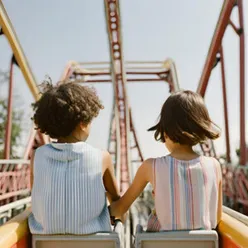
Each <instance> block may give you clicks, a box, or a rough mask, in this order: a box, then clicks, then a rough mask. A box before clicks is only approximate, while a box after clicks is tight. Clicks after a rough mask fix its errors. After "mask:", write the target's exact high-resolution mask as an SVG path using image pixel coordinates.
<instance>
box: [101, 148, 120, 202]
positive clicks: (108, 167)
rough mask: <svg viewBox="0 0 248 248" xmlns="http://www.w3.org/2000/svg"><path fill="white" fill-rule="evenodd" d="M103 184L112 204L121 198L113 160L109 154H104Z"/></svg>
mask: <svg viewBox="0 0 248 248" xmlns="http://www.w3.org/2000/svg"><path fill="white" fill-rule="evenodd" d="M103 184H104V186H105V189H106V195H107V198H108V200H109V202H110V203H111V202H113V201H116V200H118V199H119V198H120V193H119V190H118V187H117V183H116V179H115V174H114V166H113V163H112V158H111V156H110V154H109V153H108V152H104V154H103Z"/></svg>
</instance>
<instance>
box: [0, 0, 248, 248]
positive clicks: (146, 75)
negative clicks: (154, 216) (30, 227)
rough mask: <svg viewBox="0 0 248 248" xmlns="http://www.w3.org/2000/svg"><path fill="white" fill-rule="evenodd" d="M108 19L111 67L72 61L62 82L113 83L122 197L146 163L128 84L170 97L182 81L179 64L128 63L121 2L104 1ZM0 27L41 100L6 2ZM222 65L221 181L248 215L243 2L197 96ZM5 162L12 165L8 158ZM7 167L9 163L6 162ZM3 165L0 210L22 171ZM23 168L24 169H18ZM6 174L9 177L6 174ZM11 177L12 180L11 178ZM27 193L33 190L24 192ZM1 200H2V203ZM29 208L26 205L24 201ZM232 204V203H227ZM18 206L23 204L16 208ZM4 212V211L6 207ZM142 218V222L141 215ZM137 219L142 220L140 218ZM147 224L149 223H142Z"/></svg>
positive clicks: (143, 206) (140, 208)
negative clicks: (231, 45) (235, 48)
mask: <svg viewBox="0 0 248 248" xmlns="http://www.w3.org/2000/svg"><path fill="white" fill-rule="evenodd" d="M104 4H105V5H104V6H105V16H106V30H107V33H108V41H109V51H110V63H109V62H87V63H81V62H76V61H70V62H69V63H68V64H67V66H66V68H65V69H64V72H63V75H62V76H61V79H60V80H67V79H73V80H76V81H77V82H78V83H112V85H113V89H114V99H113V106H112V115H111V123H110V130H109V140H108V148H109V152H110V153H111V154H112V156H113V161H114V164H115V171H116V177H117V180H118V183H119V186H120V189H121V194H123V193H124V192H125V191H126V189H127V188H128V186H129V185H130V183H131V181H132V178H133V174H134V173H135V172H132V167H134V166H133V165H135V164H137V163H139V164H140V163H141V162H142V161H143V154H142V150H141V148H140V145H139V142H138V137H137V134H136V132H135V125H134V120H133V117H132V111H131V106H130V105H129V101H128V93H127V88H126V85H127V83H135V82H166V83H168V86H169V91H170V92H174V91H177V90H179V83H178V82H179V80H178V76H177V70H176V66H175V63H174V62H173V60H172V59H167V60H165V61H145V62H144V61H125V59H124V55H123V54H124V48H123V39H122V32H121V15H120V7H119V0H104ZM235 7H237V8H238V10H239V11H238V13H239V27H236V26H235V24H234V23H233V22H232V21H231V19H230V16H231V13H232V10H233V9H234V8H235ZM228 25H230V26H231V27H232V28H233V30H234V33H235V34H236V35H238V37H239V39H240V153H241V155H240V166H237V167H236V168H235V169H233V168H231V167H230V166H229V165H230V164H231V163H232V161H231V158H230V141H229V125H228V109H227V96H226V82H225V64H224V51H223V46H222V39H223V37H224V34H225V31H226V28H227V27H228ZM0 26H1V27H2V32H3V34H4V35H5V36H6V38H7V39H8V41H9V43H10V46H11V48H12V50H13V58H12V59H11V66H10V68H11V69H10V72H11V75H12V73H13V65H14V64H15V63H16V64H17V65H18V66H19V67H20V69H21V71H22V73H23V75H24V78H25V80H26V82H27V85H28V87H29V89H30V91H31V92H32V94H33V96H34V98H35V99H38V97H39V95H38V88H37V86H36V83H35V79H34V76H33V74H32V72H31V69H30V67H29V65H28V63H27V60H26V58H25V56H24V53H23V51H22V49H21V46H20V43H19V41H18V39H17V36H16V34H15V32H14V29H13V26H12V25H11V22H10V20H9V18H8V16H7V13H6V11H5V9H4V6H3V4H2V2H1V1H0ZM218 62H220V64H221V73H222V90H223V92H222V94H223V104H224V118H225V136H226V161H225V162H224V163H223V168H222V169H223V177H224V186H223V190H224V194H225V196H226V197H227V200H229V203H230V201H231V203H230V204H232V205H231V206H232V207H233V208H234V209H236V210H240V209H238V207H239V206H240V205H242V211H243V212H245V213H248V209H247V207H248V200H247V199H248V193H247V192H248V181H247V177H248V175H247V172H246V167H245V165H246V164H247V155H246V154H247V151H246V143H245V135H244V134H245V81H244V80H245V70H244V68H245V60H244V27H243V7H242V1H241V0H225V1H224V3H223V7H222V10H221V13H220V16H219V20H218V23H217V26H216V30H215V32H214V35H213V39H212V42H211V46H210V48H209V52H208V56H207V59H206V62H205V65H204V68H203V73H202V76H201V79H200V82H199V85H198V89H197V92H198V93H200V94H201V95H202V96H203V97H204V96H205V93H206V90H207V87H208V82H209V78H210V75H211V71H212V70H213V68H215V66H216V65H217V64H218ZM12 79H13V77H12V76H11V77H10V84H9V85H10V86H11V85H12V82H11V81H12ZM11 88H12V87H10V89H9V101H12V100H11V99H12V89H11ZM11 105H12V104H11V102H10V103H9V111H8V114H9V115H10V112H11ZM9 120H10V121H9V123H8V125H7V129H8V128H9V131H8V132H7V133H9V132H11V129H10V126H11V117H10V118H9ZM7 140H8V138H7V139H6V144H5V146H6V147H7V148H8V147H9V145H10V143H8V142H7ZM47 141H48V140H47V139H46V137H44V136H43V135H41V134H40V133H38V132H37V131H31V133H30V138H29V142H28V145H27V148H26V151H25V155H24V159H28V158H29V156H30V153H31V152H32V150H33V147H34V146H39V145H41V144H44V143H46V142H47ZM202 151H203V153H204V154H205V155H211V156H216V152H215V148H214V144H213V143H211V142H209V143H208V144H205V145H202ZM6 154H7V156H6V157H5V158H6V159H8V152H7V153H6ZM4 161H5V162H4ZM4 161H1V162H2V165H1V167H0V168H1V171H0V173H2V177H0V189H1V190H2V192H3V191H5V192H3V193H2V194H4V193H6V192H9V191H10V193H11V192H12V193H13V194H12V195H11V198H9V199H8V201H3V200H2V202H0V203H1V204H2V205H3V204H4V203H8V202H9V201H12V200H18V199H19V198H17V196H16V195H14V194H15V193H16V192H17V191H18V190H20V189H16V188H14V187H13V185H14V184H15V183H14V181H18V180H19V179H20V178H19V179H18V178H16V179H13V178H10V176H9V178H8V173H7V174H6V172H8V171H9V170H12V171H13V172H14V174H13V175H15V176H17V175H18V171H17V170H16V169H15V166H14V162H13V164H8V163H7V160H4ZM19 164H20V163H19ZM20 166H22V167H19V169H20V168H21V170H25V169H24V166H25V168H26V171H27V173H26V178H27V177H28V175H29V174H28V173H29V171H28V169H27V168H28V167H27V166H26V165H24V164H23V163H22V164H20ZM4 173H5V174H4ZM13 175H12V177H13ZM3 178H4V180H9V181H10V182H12V185H10V186H8V187H7V188H6V185H4V180H3ZM25 187H26V188H29V184H27V185H26V186H25ZM150 198H151V196H150V195H149V193H145V194H144V195H143V196H142V197H141V198H140V199H139V200H138V201H137V202H136V203H135V204H134V206H133V207H132V208H131V211H130V215H129V218H128V221H127V224H126V226H125V228H126V230H125V232H126V237H127V238H126V244H125V246H126V247H130V242H131V239H132V238H131V234H132V233H133V230H134V227H135V226H136V224H137V223H140V222H142V218H143V220H144V219H146V218H147V215H148V213H149V211H150V209H151V208H152V203H151V202H152V201H151V199H150ZM0 199H1V198H0ZM23 201H24V202H25V204H26V200H23ZM227 202H228V201H227ZM18 204H19V203H18ZM5 208H6V207H5ZM225 211H227V212H228V214H229V215H231V216H232V215H235V218H236V219H239V218H240V221H241V222H242V223H244V222H245V223H247V219H246V218H244V217H243V216H240V215H237V213H236V212H230V211H229V210H228V209H225ZM141 212H143V213H144V216H143V215H142V214H140V213H141ZM137 216H138V217H137ZM143 223H145V221H143Z"/></svg>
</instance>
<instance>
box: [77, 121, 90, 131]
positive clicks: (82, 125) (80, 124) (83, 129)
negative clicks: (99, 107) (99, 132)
mask: <svg viewBox="0 0 248 248" xmlns="http://www.w3.org/2000/svg"><path fill="white" fill-rule="evenodd" d="M87 126H88V124H85V123H83V122H80V123H79V128H80V130H81V131H85V129H86V128H87Z"/></svg>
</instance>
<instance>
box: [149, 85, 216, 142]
mask: <svg viewBox="0 0 248 248" xmlns="http://www.w3.org/2000/svg"><path fill="white" fill-rule="evenodd" d="M213 125H215V124H214V123H213V122H212V121H211V119H210V117H209V113H208V110H207V108H206V106H205V104H204V101H203V99H202V97H201V96H200V95H199V94H197V93H194V92H192V91H189V90H185V91H178V92H176V93H173V94H171V95H170V97H168V99H167V100H166V101H165V103H164V105H163V107H162V110H161V114H160V120H159V122H158V124H157V125H155V126H153V127H151V128H150V129H148V131H155V134H154V137H155V139H156V140H159V141H162V142H165V139H164V134H166V135H167V136H168V137H169V138H170V139H171V140H172V141H173V142H176V143H180V144H182V145H190V146H193V145H196V144H198V143H202V142H204V141H205V140H206V139H207V138H209V139H216V138H218V137H219V136H220V131H219V130H218V131H217V130H214V129H213ZM215 126H216V125H215ZM216 127H217V126H216Z"/></svg>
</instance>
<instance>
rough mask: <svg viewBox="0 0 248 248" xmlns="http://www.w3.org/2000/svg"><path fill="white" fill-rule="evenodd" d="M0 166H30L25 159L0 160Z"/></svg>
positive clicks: (28, 161)
mask: <svg viewBox="0 0 248 248" xmlns="http://www.w3.org/2000/svg"><path fill="white" fill-rule="evenodd" d="M0 164H26V165H29V164H30V160H26V159H0Z"/></svg>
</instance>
